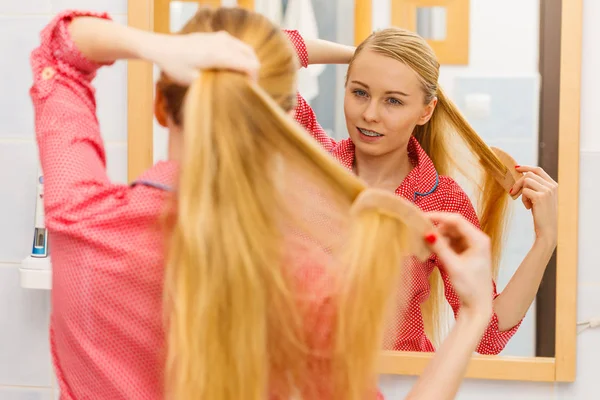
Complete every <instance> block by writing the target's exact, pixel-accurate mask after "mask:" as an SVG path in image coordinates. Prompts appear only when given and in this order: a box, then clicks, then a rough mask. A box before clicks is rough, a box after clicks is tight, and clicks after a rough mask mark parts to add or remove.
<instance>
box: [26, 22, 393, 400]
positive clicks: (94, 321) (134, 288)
mask: <svg viewBox="0 0 600 400" xmlns="http://www.w3.org/2000/svg"><path fill="white" fill-rule="evenodd" d="M80 15H86V16H95V17H99V18H106V19H108V18H109V17H108V15H106V14H99V13H93V12H79V11H66V12H63V13H61V14H59V15H57V16H56V17H55V18H54V19H53V20H52V21H51V22H50V24H49V25H48V26H47V27H46V28H45V29H44V30H43V31H42V33H41V44H40V46H39V47H38V48H36V49H35V50H34V51H33V52H32V54H31V60H30V61H31V68H32V72H33V78H34V79H33V86H32V88H31V90H30V95H31V99H32V102H33V106H34V111H35V128H36V139H37V143H38V147H39V154H40V161H41V164H42V169H43V171H44V185H45V187H44V191H45V193H44V208H45V213H46V226H47V228H48V230H49V232H50V238H51V239H50V240H51V248H52V250H51V252H52V279H53V290H52V293H51V296H52V314H51V320H50V345H51V351H52V361H53V365H54V370H55V373H56V377H57V381H58V384H59V387H60V393H61V399H63V400H75V399H77V400H81V399H94V400H117V399H127V400H160V399H162V398H163V379H164V368H163V366H164V361H165V347H164V341H165V332H164V327H163V309H162V298H163V297H162V295H163V293H162V292H163V277H164V255H163V240H162V239H163V234H162V232H161V231H160V228H159V225H158V224H157V218H158V217H159V216H160V215H161V214H162V212H163V210H164V205H165V201H166V200H167V196H168V194H167V193H166V192H165V191H164V190H161V189H160V188H161V187H169V186H172V185H173V183H174V182H175V179H176V176H177V165H176V164H174V163H172V162H160V163H157V164H156V165H154V166H153V167H152V168H151V169H149V170H148V171H146V172H145V173H144V174H143V175H142V176H141V177H140V178H139V179H138V181H144V182H149V183H151V184H153V186H152V185H145V184H139V185H132V186H127V185H120V184H114V183H112V182H110V180H109V179H108V176H107V174H106V155H105V149H104V143H103V141H102V137H101V134H100V128H99V125H98V120H97V118H96V101H95V96H94V92H95V91H94V87H93V86H92V81H93V79H94V77H95V75H96V71H97V70H98V68H100V67H101V65H98V64H95V63H93V62H91V61H89V60H87V59H85V58H84V57H83V55H82V54H81V53H80V52H79V51H78V50H77V48H76V47H75V46H74V43H73V41H72V40H71V38H70V36H69V33H68V29H67V28H68V23H69V22H70V21H71V20H72V18H74V17H75V16H80ZM307 273H308V271H307ZM307 276H308V275H307ZM309 286H310V285H300V291H302V290H304V291H306V292H307V293H315V296H314V297H313V299H314V300H313V301H315V302H316V303H317V305H316V306H315V307H313V309H314V311H313V309H311V310H310V312H307V315H306V322H307V327H306V331H307V333H309V334H310V335H312V336H311V342H310V343H312V344H313V345H314V347H315V348H316V349H319V348H323V349H324V346H327V345H328V343H329V341H328V336H329V333H330V331H331V330H330V329H329V330H328V329H327V327H328V326H332V324H333V320H334V319H333V317H334V316H333V315H332V314H331V311H332V310H331V307H330V306H329V303H328V297H327V296H326V295H323V296H321V295H320V294H318V290H312V291H309ZM312 325H314V326H312ZM316 364H318V363H316ZM325 364H327V362H326V360H325ZM314 370H315V382H318V383H316V384H315V385H320V386H319V388H321V387H322V388H325V386H330V379H328V378H327V376H324V375H323V374H321V376H318V375H317V373H321V372H322V371H327V367H326V366H325V367H319V368H315V369H314ZM321 382H322V383H323V384H322V385H321ZM271 398H273V397H271ZM318 398H319V399H326V398H328V397H327V396H319V397H318ZM378 398H383V397H381V395H380V394H379V395H378Z"/></svg>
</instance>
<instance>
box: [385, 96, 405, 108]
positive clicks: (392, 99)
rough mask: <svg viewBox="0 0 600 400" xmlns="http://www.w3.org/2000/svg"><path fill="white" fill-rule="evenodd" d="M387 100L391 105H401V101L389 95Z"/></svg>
mask: <svg viewBox="0 0 600 400" xmlns="http://www.w3.org/2000/svg"><path fill="white" fill-rule="evenodd" d="M388 102H389V103H390V104H391V105H393V106H401V105H402V102H401V101H400V100H398V99H396V98H394V97H390V98H389V99H388Z"/></svg>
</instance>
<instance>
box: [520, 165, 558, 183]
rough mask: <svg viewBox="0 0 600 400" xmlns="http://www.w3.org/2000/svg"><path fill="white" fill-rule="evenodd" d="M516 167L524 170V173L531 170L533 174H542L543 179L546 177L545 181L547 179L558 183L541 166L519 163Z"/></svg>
mask: <svg viewBox="0 0 600 400" xmlns="http://www.w3.org/2000/svg"><path fill="white" fill-rule="evenodd" d="M515 169H516V170H517V172H523V173H525V172H531V173H532V174H535V175H537V176H540V177H541V178H542V179H544V180H545V181H547V182H549V183H554V184H557V183H556V181H554V179H552V178H551V177H550V175H548V173H547V172H546V171H544V169H543V168H541V167H533V166H529V165H517V166H516V167H515Z"/></svg>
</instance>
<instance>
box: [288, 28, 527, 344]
mask: <svg viewBox="0 0 600 400" xmlns="http://www.w3.org/2000/svg"><path fill="white" fill-rule="evenodd" d="M286 34H287V35H288V37H289V39H290V41H291V42H292V44H293V45H294V48H295V49H296V52H297V54H298V57H299V59H300V62H301V65H302V66H303V67H306V66H307V65H308V61H309V60H308V52H307V49H306V45H305V43H304V40H303V39H302V37H301V36H300V34H299V33H298V32H297V31H286ZM297 97H298V105H297V108H296V113H295V118H296V120H297V122H299V123H300V124H301V125H302V126H303V127H304V128H305V129H306V130H307V131H308V132H309V133H310V134H311V135H312V136H313V138H315V139H316V140H317V141H318V142H319V143H320V144H321V145H322V146H323V147H324V148H325V149H326V150H327V151H329V152H330V153H331V154H332V155H333V156H334V157H335V158H336V159H337V160H338V161H339V162H340V163H341V164H342V165H344V166H345V167H346V168H348V169H349V170H352V165H353V163H354V144H353V143H352V141H351V140H350V139H345V140H341V141H339V142H336V141H335V140H334V139H332V138H330V137H329V136H328V135H327V133H326V132H325V130H324V129H323V128H322V127H321V126H320V125H319V123H318V121H317V118H316V115H315V113H314V111H313V110H312V108H311V107H310V105H309V104H308V103H307V102H306V100H304V99H303V98H302V96H301V95H300V94H299V93H298V94H297ZM407 150H408V155H409V157H410V160H411V162H412V164H413V166H414V168H413V170H412V171H411V172H410V173H409V174H408V176H407V177H406V178H405V179H404V181H403V182H402V183H401V184H400V186H398V188H397V189H396V194H397V195H398V196H401V197H404V198H406V199H409V200H411V201H413V202H414V203H415V204H416V205H417V206H419V207H420V208H421V209H422V210H423V211H426V212H430V211H445V212H455V213H459V214H461V215H463V216H464V217H465V218H466V219H467V220H469V221H470V222H471V223H472V224H474V225H475V226H477V227H480V226H479V220H478V218H477V214H476V212H475V209H474V208H473V205H472V203H471V201H470V199H469V198H468V196H467V195H466V193H465V192H464V191H463V190H462V189H461V187H460V186H459V185H458V184H457V183H456V182H455V181H454V180H453V179H452V178H450V177H447V176H438V174H437V171H436V170H435V167H434V165H433V162H432V161H431V159H430V158H429V156H427V154H426V153H425V151H424V150H423V148H422V147H421V146H420V145H419V143H418V141H417V140H416V139H415V138H414V137H412V138H411V139H410V142H409V144H408V149H407ZM436 267H437V268H439V270H440V272H441V275H442V278H443V282H444V290H445V296H446V299H447V301H448V303H449V304H450V306H451V307H452V310H453V312H454V315H455V317H456V316H457V315H458V312H459V310H460V299H459V298H458V295H457V294H456V292H455V291H454V289H453V288H452V284H451V282H450V280H449V278H448V275H447V274H446V272H445V270H444V266H443V265H442V264H441V263H440V261H439V260H438V259H437V257H435V256H433V257H432V258H431V259H429V260H428V261H427V262H425V263H421V262H418V261H417V260H414V259H413V260H411V261H410V265H408V268H409V270H410V271H412V274H411V276H410V281H411V282H410V285H409V286H408V287H411V288H412V293H410V296H409V298H410V301H409V304H408V308H407V310H406V313H405V316H404V317H403V318H399V320H398V321H395V323H394V326H393V334H392V335H391V337H392V339H391V340H389V341H388V342H386V343H385V348H386V349H392V350H399V351H422V352H433V351H435V349H434V346H433V344H432V343H431V341H430V340H429V339H428V338H427V336H426V334H425V330H424V326H423V317H422V314H421V308H420V305H421V303H423V302H424V301H425V300H427V298H428V297H429V294H430V287H429V281H428V277H429V275H430V274H431V273H432V271H433V269H434V268H436ZM497 296H498V293H497V292H496V284H495V283H494V298H496V297H497ZM519 326H520V323H519V324H518V325H516V326H515V327H513V328H511V329H510V330H508V331H503V332H501V331H500V330H499V328H498V317H497V315H496V314H494V315H493V316H492V318H491V320H490V323H489V326H488V328H487V330H486V331H485V333H484V335H483V338H482V340H481V342H480V343H479V346H478V347H477V352H478V353H480V354H498V353H500V352H501V351H502V349H504V347H505V346H506V344H507V343H508V341H509V340H510V338H511V337H512V336H513V335H514V334H515V332H516V331H517V330H518V328H519Z"/></svg>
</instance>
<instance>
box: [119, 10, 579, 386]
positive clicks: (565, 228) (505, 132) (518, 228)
mask: <svg viewBox="0 0 600 400" xmlns="http://www.w3.org/2000/svg"><path fill="white" fill-rule="evenodd" d="M149 1H150V2H152V1H153V3H154V4H153V6H154V8H153V10H154V13H152V7H149V6H148V2H149ZM217 2H218V1H217ZM213 3H214V1H213ZM333 3H335V4H333ZM135 4H139V5H140V8H143V9H144V10H146V11H145V12H146V14H144V13H143V12H142V13H141V14H140V13H139V12H138V14H136V16H135V19H133V21H134V25H135V26H137V27H140V28H142V29H151V28H152V27H151V26H148V24H147V22H144V18H143V16H144V15H149V16H150V18H149V20H150V21H152V19H153V18H154V21H155V22H154V26H155V29H157V30H158V29H159V27H162V28H160V29H164V31H166V30H169V31H176V30H178V29H179V28H180V27H181V26H182V25H183V23H185V21H187V19H189V17H191V16H192V15H193V13H194V12H195V10H196V7H197V2H195V1H189V0H188V1H169V0H130V13H132V12H133V10H135V9H136V6H135ZM238 4H240V1H239V0H238ZM332 4H333V5H332ZM258 6H259V3H257V7H258ZM390 6H391V12H390V8H389V7H390ZM465 7H466V8H465ZM516 7H519V9H518V12H517V11H516V10H515V8H516ZM313 8H314V14H315V16H316V21H317V25H318V27H319V33H320V38H322V39H326V40H332V41H336V42H339V43H345V44H353V43H354V42H355V39H356V38H360V37H362V39H364V37H366V35H368V33H370V32H371V31H373V30H375V29H380V28H385V27H387V26H392V25H400V24H399V23H398V21H404V22H403V23H402V25H400V26H404V27H406V28H408V29H411V30H414V31H417V32H419V33H420V34H421V35H422V36H423V37H425V38H426V39H428V41H429V43H430V44H432V43H433V42H435V43H441V44H442V45H447V44H448V42H451V43H455V44H456V45H457V46H458V47H455V48H454V49H453V52H455V53H460V54H463V55H465V54H466V57H463V56H461V61H460V62H454V63H452V62H449V63H444V62H442V58H444V59H446V60H452V58H451V57H450V58H446V56H447V54H446V53H445V52H446V50H444V49H445V47H443V46H442V47H434V46H433V45H432V47H433V48H434V51H435V52H436V55H437V56H438V58H439V59H440V63H441V68H440V78H439V84H440V86H441V87H442V88H443V90H444V91H445V93H446V95H447V96H448V97H449V98H450V99H451V100H452V101H453V102H454V104H455V105H456V106H457V108H458V109H459V110H460V112H461V113H462V114H463V115H464V116H465V118H466V119H467V121H468V122H469V124H471V125H472V127H473V128H474V129H475V130H476V131H477V132H478V133H479V135H480V136H481V137H482V138H484V140H485V141H486V142H487V143H488V144H489V145H491V146H497V147H499V148H501V149H503V150H504V151H506V152H508V153H509V154H510V155H512V156H513V157H514V158H515V159H516V160H517V162H518V163H520V164H523V165H538V164H539V165H541V166H542V167H543V168H544V169H545V170H546V171H547V172H548V173H549V174H551V176H552V177H553V178H554V179H555V180H556V181H558V182H560V189H559V222H558V223H559V229H558V230H559V239H558V248H557V252H556V256H555V257H554V258H553V259H552V260H551V261H550V265H549V266H548V268H547V273H546V275H545V277H544V283H543V285H542V288H541V289H540V292H539V294H538V297H537V300H536V301H535V302H534V304H533V305H532V306H531V307H530V309H529V310H528V312H527V315H526V317H525V318H524V320H523V322H522V325H521V326H520V328H519V330H518V331H517V332H516V333H515V335H514V336H513V337H512V338H511V340H510V341H509V342H508V344H507V345H506V346H505V347H504V348H503V350H502V352H500V354H499V355H493V356H481V355H478V354H475V355H474V356H473V360H472V363H471V366H470V368H469V371H468V373H467V377H470V378H484V379H506V380H530V381H573V380H574V379H575V342H576V320H575V316H576V307H575V305H576V290H577V284H576V278H577V272H576V265H577V209H578V208H577V207H578V199H577V193H578V187H577V184H578V165H579V163H578V157H579V148H578V132H579V101H580V100H579V93H580V92H579V91H580V86H579V75H580V59H581V54H580V52H581V0H574V1H570V2H564V1H563V2H560V0H545V1H541V0H530V1H527V2H517V1H512V2H510V3H509V4H507V3H506V2H485V5H480V6H478V8H476V9H475V8H473V9H469V1H462V0H453V1H444V0H439V1H433V2H432V1H429V0H427V1H418V0H410V1H408V0H406V1H404V0H396V1H393V2H389V1H377V0H372V1H371V0H355V1H354V2H348V1H346V0H336V1H335V2H319V1H313ZM355 10H358V11H360V12H357V13H356V14H355ZM542 10H543V12H542ZM398 12H402V15H398ZM132 15H133V14H132ZM167 15H168V17H166V16H167ZM353 17H354V26H353V25H352V24H348V21H349V20H352V18H353ZM131 21H132V19H130V23H131ZM161 21H163V22H161ZM506 21H510V26H511V29H510V30H508V31H507V30H506V29H504V28H503V26H504V24H505V23H506ZM144 24H146V25H144ZM162 24H164V25H162ZM459 26H460V27H462V28H460V27H459ZM556 26H560V27H561V29H560V35H561V36H560V37H561V40H562V43H569V45H568V47H563V48H561V46H560V43H561V41H559V40H557V39H556V37H551V36H548V35H549V32H556ZM468 27H470V30H469V28H468ZM461 29H462V30H461ZM457 32H458V33H457ZM461 32H462V33H461ZM465 32H466V33H467V35H466V39H467V40H466V41H456V38H457V37H462V36H461V35H463V36H464V33H465ZM499 32H501V34H500V33H499ZM361 35H362V36H361ZM362 39H361V40H362ZM453 40H454V42H453ZM457 43H458V44H457ZM461 43H462V44H461ZM454 60H455V61H456V59H454ZM450 64H452V65H450ZM136 71H137V72H139V70H130V75H129V79H130V89H129V93H130V101H129V102H130V108H129V115H134V114H133V113H132V110H134V111H137V112H138V113H137V114H135V115H138V116H140V115H144V118H145V119H148V120H149V119H150V118H152V115H151V110H150V109H149V107H146V108H145V109H144V110H141V109H140V107H139V104H140V103H142V104H144V102H146V103H145V104H151V103H148V99H147V98H148V96H149V93H152V92H151V91H149V89H148V88H149V87H153V82H152V79H150V78H153V79H154V80H155V79H156V78H157V77H158V75H157V71H156V70H155V71H154V74H152V72H150V75H147V76H146V77H145V78H144V82H145V83H143V85H145V86H144V89H140V86H136V82H137V83H138V84H139V85H142V83H141V80H140V79H139V76H135V75H134V74H133V72H136ZM346 73H347V66H343V65H339V66H327V68H326V70H325V71H324V72H323V73H322V74H321V76H320V77H319V80H318V83H319V86H320V88H319V91H318V95H317V96H316V97H315V98H314V99H313V100H312V101H311V106H312V107H313V109H314V111H315V113H316V115H317V119H318V120H319V122H320V123H321V125H322V126H323V127H324V128H325V130H326V131H327V132H328V133H329V134H330V135H331V136H332V137H334V138H335V139H338V140H339V139H343V138H346V137H347V136H348V133H347V130H346V124H345V117H344V110H343V103H344V93H345V90H344V80H345V75H346ZM138 75H139V74H138ZM558 77H560V79H558ZM544 78H546V79H544ZM142 97H143V99H142ZM144 99H145V100H144ZM142 111H143V112H142ZM138 119H140V118H138ZM144 121H145V120H144ZM147 123H148V121H145V122H143V124H147ZM136 124H138V125H136ZM141 124H142V123H138V122H136V121H131V122H130V141H131V142H133V140H134V139H133V138H134V137H137V138H136V139H135V143H142V142H144V141H145V140H147V139H146V138H145V136H143V135H144V132H143V131H141V130H140V129H136V127H137V126H141ZM166 139H167V138H166V133H165V132H164V130H163V129H162V128H160V127H159V126H158V124H156V123H154V130H153V140H152V142H153V143H150V144H149V146H148V147H150V148H152V147H153V148H154V150H153V152H151V154H152V158H153V159H154V160H155V161H156V160H160V159H163V158H165V157H166V143H167V141H166ZM559 139H560V140H559ZM144 143H145V142H144ZM131 152H133V150H131V151H130V154H131ZM139 164H140V163H139V162H135V163H134V162H133V161H131V160H130V170H131V169H139V168H140V165H139ZM147 166H148V165H145V167H147ZM457 181H458V183H459V184H460V185H462V186H463V189H464V190H465V191H466V192H467V194H470V192H472V189H473V188H472V187H471V188H470V187H469V185H468V183H467V182H466V181H461V180H460V179H457ZM471 200H472V201H473V202H474V203H475V202H476V201H475V199H471ZM511 209H512V216H511V217H510V219H509V220H508V226H509V228H508V231H507V239H506V241H505V243H504V246H503V256H502V259H501V263H500V273H499V275H498V278H497V281H496V282H497V290H498V292H501V291H502V289H503V288H504V287H505V286H506V284H507V283H508V281H509V279H510V278H511V277H512V276H513V274H514V272H515V270H516V269H517V267H518V266H519V264H520V263H521V261H522V260H523V258H524V257H525V255H526V254H527V252H528V251H529V249H530V247H531V245H532V243H533V240H534V239H533V238H534V231H533V224H532V218H531V213H530V212H529V211H528V210H526V209H525V208H524V207H523V204H522V203H521V201H520V200H517V201H513V202H511ZM450 315H452V314H450ZM453 320H454V318H453V317H451V318H449V319H448V320H444V321H442V322H445V323H448V324H452V322H453ZM429 358H430V354H429V353H415V352H403V351H394V349H390V350H387V351H384V352H383V355H382V358H381V364H380V365H381V368H380V371H381V372H382V373H387V374H405V375H416V374H420V373H421V372H422V371H423V368H424V367H425V365H426V364H427V362H428V360H429Z"/></svg>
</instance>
